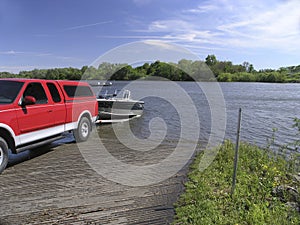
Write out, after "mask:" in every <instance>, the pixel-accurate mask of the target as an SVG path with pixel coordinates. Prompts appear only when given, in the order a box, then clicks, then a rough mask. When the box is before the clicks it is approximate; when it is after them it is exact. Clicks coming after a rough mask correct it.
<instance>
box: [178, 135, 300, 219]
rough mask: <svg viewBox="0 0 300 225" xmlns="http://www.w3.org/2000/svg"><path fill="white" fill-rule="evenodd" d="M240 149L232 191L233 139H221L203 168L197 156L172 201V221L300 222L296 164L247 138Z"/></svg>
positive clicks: (299, 182) (200, 155)
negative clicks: (174, 201) (177, 194)
mask: <svg viewBox="0 0 300 225" xmlns="http://www.w3.org/2000/svg"><path fill="white" fill-rule="evenodd" d="M239 155H240V157H239V167H238V173H237V184H236V189H235V193H234V195H233V196H231V181H232V173H233V159H234V145H233V144H232V143H230V142H228V141H227V142H225V144H224V145H223V146H221V147H220V150H219V152H218V155H217V157H216V158H215V160H214V161H213V163H212V164H211V165H210V166H209V167H208V168H207V169H206V170H205V171H204V172H200V171H199V170H198V163H199V161H200V159H201V157H202V154H201V153H200V154H199V155H198V156H197V157H196V159H195V161H194V163H193V164H192V166H191V169H190V172H189V175H188V178H189V181H188V182H187V183H186V184H185V187H186V190H185V193H184V194H182V196H181V197H180V199H179V201H178V202H177V204H176V219H175V221H174V224H275V225H276V224H278V225H282V224H289V225H290V224H299V223H300V212H299V207H300V196H299V193H300V177H299V174H298V173H299V167H297V166H299V165H296V164H295V162H294V161H289V162H288V161H286V160H285V159H284V158H283V157H281V156H279V155H275V154H274V153H272V152H270V151H266V150H264V151H263V150H262V149H259V148H258V147H256V146H253V145H250V144H245V143H243V144H241V146H240V153H239ZM298 160H299V158H298ZM298 162H299V161H298Z"/></svg>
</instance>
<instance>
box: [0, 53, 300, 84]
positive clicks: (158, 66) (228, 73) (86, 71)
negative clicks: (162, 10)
mask: <svg viewBox="0 0 300 225" xmlns="http://www.w3.org/2000/svg"><path fill="white" fill-rule="evenodd" d="M206 65H207V66H208V67H207V66H206ZM208 68H209V69H210V70H211V71H212V73H213V74H214V75H215V78H216V80H217V81H221V82H276V83H285V82H297V83H298V82H300V65H299V66H291V67H282V68H279V69H278V70H273V69H264V70H259V71H256V70H255V69H254V67H253V65H252V64H250V63H249V62H243V63H242V64H239V65H234V64H233V63H232V62H231V61H219V60H217V58H216V56H215V55H208V56H207V57H206V58H205V60H204V61H192V60H186V59H182V60H180V61H179V62H178V63H165V62H160V61H156V62H154V63H151V64H149V63H145V64H143V65H141V66H138V67H134V68H133V67H132V66H130V65H127V64H111V63H107V62H103V63H101V64H100V65H99V66H98V68H95V67H87V66H83V67H82V68H81V69H77V68H55V69H35V70H32V71H21V72H20V73H19V74H12V73H8V72H0V78H1V77H24V78H46V79H68V80H79V79H81V78H83V79H87V80H136V79H146V78H147V77H149V76H152V77H163V78H166V79H169V80H173V81H192V80H193V78H196V79H197V81H211V80H212V78H211V76H210V75H209V74H210V72H209V69H208ZM213 80H215V79H214V78H213Z"/></svg>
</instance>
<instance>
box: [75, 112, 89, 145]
mask: <svg viewBox="0 0 300 225" xmlns="http://www.w3.org/2000/svg"><path fill="white" fill-rule="evenodd" d="M90 134H91V121H90V120H89V119H88V118H86V117H82V118H81V119H80V121H79V124H78V127H77V129H76V130H74V137H75V141H76V142H83V141H86V140H87V139H88V138H89V136H90Z"/></svg>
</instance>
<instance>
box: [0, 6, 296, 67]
mask: <svg viewBox="0 0 300 225" xmlns="http://www.w3.org/2000/svg"><path fill="white" fill-rule="evenodd" d="M299 9H300V1H299V0H265V1H259V0H210V1H202V0H194V1H191V0H190V1H187V0H101V1H100V0H0V32H1V35H0V71H9V72H19V71H20V70H32V69H34V68H55V67H70V66H71V67H78V68H81V67H82V66H84V65H90V64H91V63H92V62H93V61H94V60H95V59H96V58H98V57H99V56H101V55H102V54H104V53H105V52H107V51H109V50H111V49H113V48H116V47H118V46H120V45H124V44H128V43H131V42H135V41H146V42H147V41H149V40H156V41H165V42H167V43H172V44H176V45H179V46H181V47H183V48H187V49H188V50H190V51H192V52H193V53H195V54H196V55H198V56H199V58H200V59H205V57H206V56H207V55H208V54H215V55H216V57H217V59H219V60H229V61H232V62H233V63H235V64H241V63H243V62H244V61H247V62H250V63H252V64H253V65H254V67H255V69H261V68H275V69H277V68H279V67H281V66H290V65H299V64H300V10H299Z"/></svg>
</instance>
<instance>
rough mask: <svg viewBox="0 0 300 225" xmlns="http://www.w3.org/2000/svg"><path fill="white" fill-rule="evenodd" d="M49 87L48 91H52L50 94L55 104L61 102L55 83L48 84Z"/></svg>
mask: <svg viewBox="0 0 300 225" xmlns="http://www.w3.org/2000/svg"><path fill="white" fill-rule="evenodd" d="M47 87H48V89H49V91H50V94H51V97H52V99H53V101H54V102H55V103H58V102H61V97H60V95H59V92H58V90H57V88H56V86H55V84H53V83H47Z"/></svg>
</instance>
